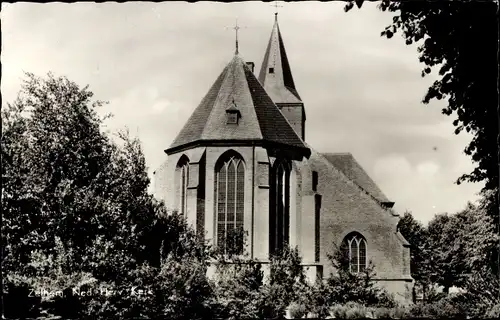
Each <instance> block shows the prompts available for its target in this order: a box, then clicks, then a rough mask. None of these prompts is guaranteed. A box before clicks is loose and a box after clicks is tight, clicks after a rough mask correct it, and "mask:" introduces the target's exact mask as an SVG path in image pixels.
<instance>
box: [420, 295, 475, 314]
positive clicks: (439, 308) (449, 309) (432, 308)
mask: <svg viewBox="0 0 500 320" xmlns="http://www.w3.org/2000/svg"><path fill="white" fill-rule="evenodd" d="M410 316H411V317H424V318H442V317H445V318H456V317H465V316H466V314H465V312H464V310H461V308H460V307H458V306H457V305H455V303H453V301H452V300H451V299H448V298H444V299H441V300H439V301H436V302H432V303H428V304H424V303H419V304H416V305H414V306H413V307H412V308H411V309H410Z"/></svg>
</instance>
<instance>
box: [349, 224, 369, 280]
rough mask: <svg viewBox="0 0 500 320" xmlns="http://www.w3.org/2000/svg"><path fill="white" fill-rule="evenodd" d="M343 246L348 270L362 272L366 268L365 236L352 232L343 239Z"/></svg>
mask: <svg viewBox="0 0 500 320" xmlns="http://www.w3.org/2000/svg"><path fill="white" fill-rule="evenodd" d="M344 248H345V250H346V254H348V258H349V270H350V271H351V272H354V273H358V272H363V271H364V270H365V269H366V240H365V238H364V237H363V236H362V235H360V234H359V233H357V232H353V233H351V234H349V235H347V237H346V238H345V239H344ZM346 258H347V257H346Z"/></svg>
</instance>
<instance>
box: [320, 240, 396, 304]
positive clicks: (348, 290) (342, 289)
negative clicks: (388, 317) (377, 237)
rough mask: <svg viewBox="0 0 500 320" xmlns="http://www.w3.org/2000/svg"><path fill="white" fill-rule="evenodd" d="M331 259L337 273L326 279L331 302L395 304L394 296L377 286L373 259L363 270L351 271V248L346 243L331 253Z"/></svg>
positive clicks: (327, 292) (327, 293)
mask: <svg viewBox="0 0 500 320" xmlns="http://www.w3.org/2000/svg"><path fill="white" fill-rule="evenodd" d="M329 260H330V263H331V264H332V266H333V267H334V268H335V273H332V274H330V276H329V277H328V279H327V280H326V295H327V296H328V301H329V303H330V304H333V303H339V304H345V303H348V302H355V303H360V304H362V305H365V306H384V307H394V306H395V302H394V299H393V297H391V296H390V295H389V294H388V293H387V292H386V291H385V290H384V289H381V288H379V287H378V286H377V284H376V281H375V279H374V277H375V275H376V274H375V271H374V265H373V263H372V261H369V263H368V265H367V266H366V268H364V270H362V271H361V272H359V273H356V272H351V270H350V268H349V249H348V247H347V245H346V244H345V243H343V244H342V245H341V246H340V247H339V248H337V249H336V250H335V251H334V252H333V254H331V255H329Z"/></svg>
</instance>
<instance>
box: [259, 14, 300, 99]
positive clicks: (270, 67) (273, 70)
mask: <svg viewBox="0 0 500 320" xmlns="http://www.w3.org/2000/svg"><path fill="white" fill-rule="evenodd" d="M259 81H260V83H261V84H262V86H263V87H264V89H266V92H267V93H268V94H269V96H270V97H271V98H272V99H273V101H274V102H275V103H301V102H302V100H301V98H300V96H299V93H298V92H297V89H295V83H294V81H293V77H292V71H291V69H290V64H289V63H288V58H287V56H286V51H285V45H284V43H283V38H282V37H281V32H280V28H279V25H278V14H277V13H275V21H274V26H273V30H272V32H271V38H270V39H269V43H268V45H267V49H266V53H265V55H264V61H263V62H262V66H261V69H260V73H259Z"/></svg>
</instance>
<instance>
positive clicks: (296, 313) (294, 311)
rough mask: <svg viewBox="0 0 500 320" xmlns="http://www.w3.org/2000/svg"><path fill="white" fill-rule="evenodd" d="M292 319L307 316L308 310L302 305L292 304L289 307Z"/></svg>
mask: <svg viewBox="0 0 500 320" xmlns="http://www.w3.org/2000/svg"><path fill="white" fill-rule="evenodd" d="M288 311H289V312H290V317H291V318H292V319H300V318H303V317H304V316H306V315H307V308H306V306H304V305H303V304H302V303H298V302H292V303H291V304H290V306H289V307H288Z"/></svg>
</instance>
